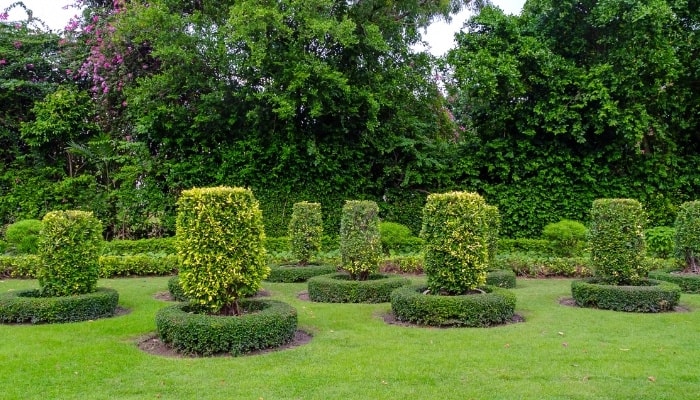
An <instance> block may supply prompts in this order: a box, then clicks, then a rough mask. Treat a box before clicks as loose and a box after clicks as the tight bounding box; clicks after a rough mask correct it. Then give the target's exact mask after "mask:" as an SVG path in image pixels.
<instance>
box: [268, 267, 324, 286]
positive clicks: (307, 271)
mask: <svg viewBox="0 0 700 400" xmlns="http://www.w3.org/2000/svg"><path fill="white" fill-rule="evenodd" d="M336 271H337V268H336V267H334V266H332V265H325V264H321V265H315V264H309V265H305V266H298V265H271V266H270V275H268V277H267V278H265V280H266V281H268V282H279V283H294V282H306V281H307V280H308V279H309V278H311V277H312V276H318V275H327V274H332V273H334V272H336Z"/></svg>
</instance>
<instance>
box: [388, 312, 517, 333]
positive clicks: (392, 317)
mask: <svg viewBox="0 0 700 400" xmlns="http://www.w3.org/2000/svg"><path fill="white" fill-rule="evenodd" d="M379 317H380V318H381V319H382V320H384V322H385V323H387V324H389V325H397V326H408V327H417V328H437V329H449V328H461V327H456V326H428V325H418V324H414V323H411V322H404V321H399V320H398V319H396V316H395V315H394V313H392V312H386V313H382V314H381V315H379ZM520 322H525V318H523V316H522V315H520V314H513V317H512V318H511V319H510V320H508V321H506V323H505V324H501V325H493V326H490V327H489V328H492V327H497V326H503V325H509V324H516V323H520Z"/></svg>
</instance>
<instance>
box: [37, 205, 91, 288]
mask: <svg viewBox="0 0 700 400" xmlns="http://www.w3.org/2000/svg"><path fill="white" fill-rule="evenodd" d="M102 244H103V239H102V223H100V221H99V220H98V219H97V218H95V216H94V215H93V213H92V212H87V211H52V212H49V213H47V214H46V215H45V216H44V219H43V229H42V231H41V235H40V236H39V257H40V260H41V261H40V265H39V270H38V271H37V278H38V279H39V286H41V295H42V296H44V297H48V296H69V295H75V294H83V293H90V292H94V291H95V289H96V288H97V279H98V277H99V274H100V267H99V256H100V252H101V251H102Z"/></svg>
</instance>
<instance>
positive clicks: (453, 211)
mask: <svg viewBox="0 0 700 400" xmlns="http://www.w3.org/2000/svg"><path fill="white" fill-rule="evenodd" d="M493 221H494V218H493V209H492V208H491V207H490V206H489V205H487V204H486V201H484V199H483V198H482V197H481V196H480V195H478V194H476V193H467V192H451V193H444V194H431V195H429V196H428V200H427V202H426V204H425V207H424V208H423V227H422V229H421V233H420V234H421V237H422V238H423V239H424V240H425V266H424V269H425V274H426V275H427V277H428V288H429V289H430V291H431V292H432V293H435V294H438V293H447V294H453V295H458V294H465V293H466V292H468V291H469V290H473V289H476V288H477V287H479V286H483V285H484V284H485V283H486V271H487V270H488V265H489V243H490V239H492V236H493V231H492V228H491V227H490V225H489V224H490V223H491V222H493Z"/></svg>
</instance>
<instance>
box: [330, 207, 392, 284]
mask: <svg viewBox="0 0 700 400" xmlns="http://www.w3.org/2000/svg"><path fill="white" fill-rule="evenodd" d="M340 254H341V258H342V267H343V269H345V270H346V271H348V272H349V273H350V277H351V279H354V280H366V279H367V278H368V277H369V276H370V274H372V273H375V272H377V271H378V270H379V261H381V259H382V242H381V235H380V232H379V207H378V206H377V203H375V202H373V201H368V200H364V201H360V200H348V201H346V202H345V205H344V206H343V214H342V216H341V219H340Z"/></svg>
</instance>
